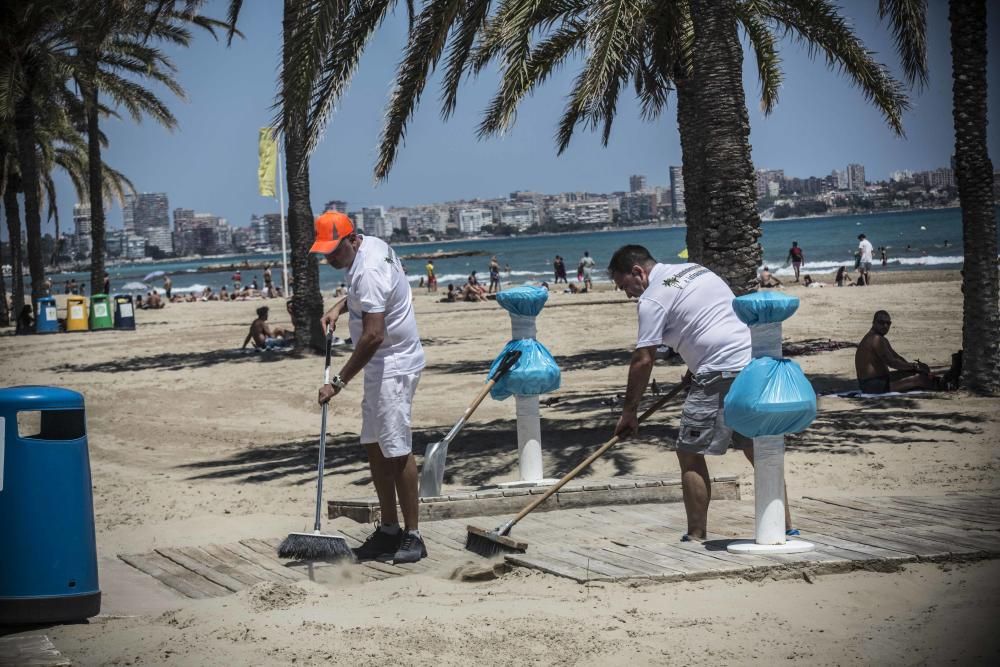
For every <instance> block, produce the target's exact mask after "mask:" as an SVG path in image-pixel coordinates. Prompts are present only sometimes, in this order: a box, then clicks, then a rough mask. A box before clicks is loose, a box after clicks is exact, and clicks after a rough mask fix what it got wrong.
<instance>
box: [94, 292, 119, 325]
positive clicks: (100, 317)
mask: <svg viewBox="0 0 1000 667" xmlns="http://www.w3.org/2000/svg"><path fill="white" fill-rule="evenodd" d="M114 326H115V323H114V319H113V318H112V315H111V301H110V300H109V299H108V295H107V294H91V295H90V330H91V331H99V330H101V329H113V328H114Z"/></svg>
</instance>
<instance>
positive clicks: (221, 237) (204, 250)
mask: <svg viewBox="0 0 1000 667" xmlns="http://www.w3.org/2000/svg"><path fill="white" fill-rule="evenodd" d="M174 238H175V240H176V243H175V246H174V247H175V249H176V251H177V254H179V255H221V254H223V253H226V252H230V251H231V250H232V245H233V232H232V228H230V226H229V223H228V222H226V219H225V218H220V217H219V216H217V215H212V214H211V213H195V212H194V211H193V210H191V209H188V208H178V209H174Z"/></svg>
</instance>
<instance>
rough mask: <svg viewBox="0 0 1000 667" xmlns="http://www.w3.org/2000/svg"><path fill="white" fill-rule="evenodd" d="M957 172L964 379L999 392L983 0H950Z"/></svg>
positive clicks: (998, 291)
mask: <svg viewBox="0 0 1000 667" xmlns="http://www.w3.org/2000/svg"><path fill="white" fill-rule="evenodd" d="M948 19H949V22H950V24H951V59H952V107H953V112H952V116H953V118H954V123H955V177H956V179H957V180H958V194H959V198H960V199H961V200H962V230H963V233H962V235H963V243H964V247H965V274H964V278H963V282H962V287H963V291H964V304H963V308H964V310H963V321H962V349H963V351H964V352H963V360H962V385H963V386H965V387H967V388H969V389H971V390H972V391H976V392H980V393H986V394H996V393H998V392H1000V309H998V301H1000V280H998V278H1000V277H998V274H997V262H996V259H997V224H996V218H995V215H996V213H995V209H994V203H993V166H992V164H991V162H990V156H989V153H988V151H987V144H986V123H987V120H986V119H987V115H986V82H987V78H986V2H985V0H950V2H949V6H948Z"/></svg>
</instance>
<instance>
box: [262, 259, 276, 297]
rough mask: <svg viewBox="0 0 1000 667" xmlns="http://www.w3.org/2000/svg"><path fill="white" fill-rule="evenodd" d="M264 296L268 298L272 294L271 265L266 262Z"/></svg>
mask: <svg viewBox="0 0 1000 667" xmlns="http://www.w3.org/2000/svg"><path fill="white" fill-rule="evenodd" d="M264 296H265V297H266V298H268V299H270V298H271V297H272V296H274V293H273V292H272V291H271V265H270V264H267V265H265V266H264Z"/></svg>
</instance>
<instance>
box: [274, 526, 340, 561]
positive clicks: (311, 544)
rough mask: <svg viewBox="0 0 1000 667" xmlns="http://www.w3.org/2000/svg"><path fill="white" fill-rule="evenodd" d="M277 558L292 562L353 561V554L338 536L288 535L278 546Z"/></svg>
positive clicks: (317, 534)
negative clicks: (288, 559)
mask: <svg viewBox="0 0 1000 667" xmlns="http://www.w3.org/2000/svg"><path fill="white" fill-rule="evenodd" d="M278 557H279V558H291V559H293V560H327V561H336V560H342V559H345V558H346V559H349V560H351V561H353V560H354V552H353V551H352V550H351V547H349V546H348V545H347V540H346V539H345V538H344V537H342V536H340V535H323V534H322V533H320V532H319V531H317V532H315V533H289V535H288V537H286V538H285V539H284V540H283V541H282V542H281V544H279V545H278Z"/></svg>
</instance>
